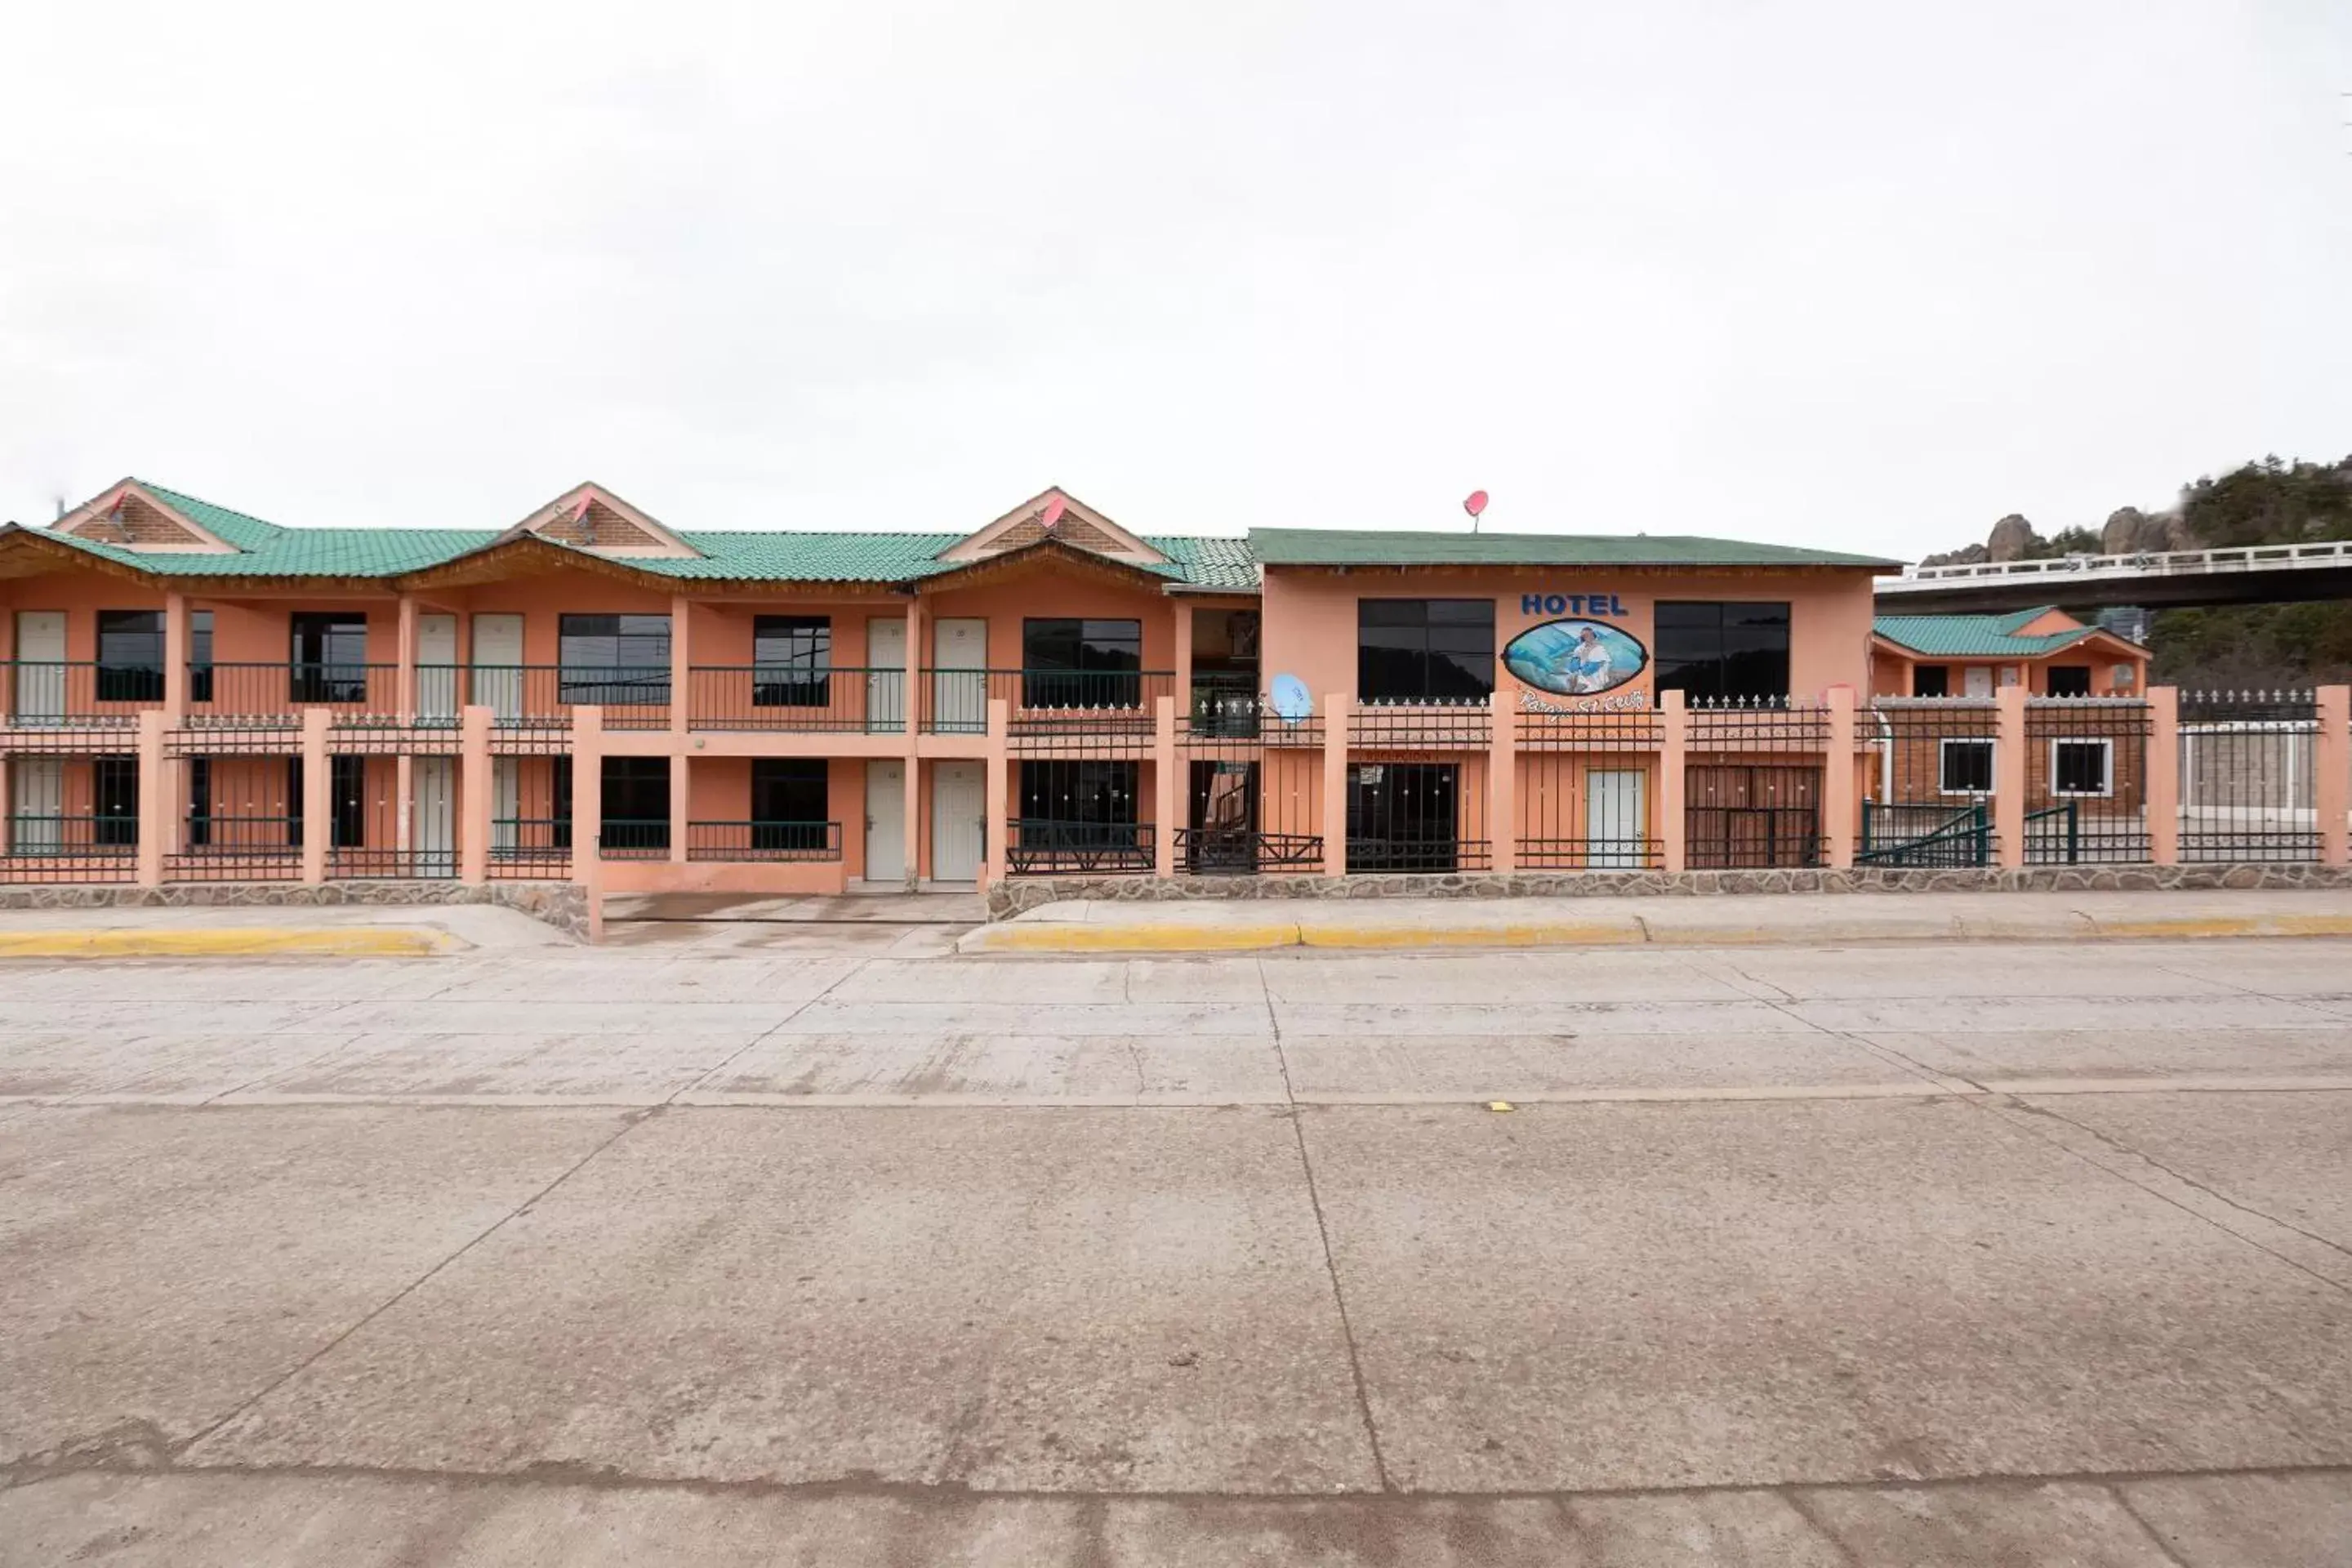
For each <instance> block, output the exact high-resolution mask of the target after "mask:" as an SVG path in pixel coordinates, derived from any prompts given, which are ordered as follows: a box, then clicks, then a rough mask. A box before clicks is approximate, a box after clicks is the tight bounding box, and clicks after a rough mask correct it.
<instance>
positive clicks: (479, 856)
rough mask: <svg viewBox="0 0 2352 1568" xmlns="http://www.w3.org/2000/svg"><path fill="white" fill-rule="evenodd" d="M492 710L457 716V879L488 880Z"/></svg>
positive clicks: (473, 710)
mask: <svg viewBox="0 0 2352 1568" xmlns="http://www.w3.org/2000/svg"><path fill="white" fill-rule="evenodd" d="M494 717H495V710H492V709H489V708H484V707H471V708H467V709H465V710H462V711H461V712H460V713H459V715H458V719H457V880H459V881H461V882H464V883H467V885H469V886H472V887H480V886H481V885H482V884H483V883H485V882H487V881H488V880H489V879H490V765H491V764H490V722H491V720H492V719H493V718H494Z"/></svg>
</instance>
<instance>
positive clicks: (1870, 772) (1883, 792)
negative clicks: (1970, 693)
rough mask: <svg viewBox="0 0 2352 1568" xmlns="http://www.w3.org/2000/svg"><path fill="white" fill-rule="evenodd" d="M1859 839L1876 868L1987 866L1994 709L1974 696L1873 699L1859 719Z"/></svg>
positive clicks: (1996, 752)
mask: <svg viewBox="0 0 2352 1568" xmlns="http://www.w3.org/2000/svg"><path fill="white" fill-rule="evenodd" d="M1855 731H1856V738H1857V739H1858V740H1859V741H1860V742H1861V743H1862V746H1863V750H1864V760H1865V763H1866V766H1865V770H1864V777H1865V783H1864V790H1863V795H1864V799H1863V826H1862V839H1861V842H1860V844H1859V845H1858V846H1857V847H1856V850H1855V858H1856V860H1857V861H1858V862H1860V863H1861V864H1863V865H1875V866H1990V865H1991V864H1992V863H1993V860H1994V858H1995V853H1996V852H1995V848H1994V836H1993V827H1992V796H1993V789H1994V786H1995V784H1996V783H1997V782H1998V779H1999V776H2000V769H1999V765H1998V764H1999V759H2000V709H1999V708H1998V707H1996V706H1995V705H1994V704H1993V703H1992V702H1990V701H1989V700H1983V699H1979V698H1950V699H1946V698H1880V699H1878V700H1876V701H1874V702H1873V703H1872V704H1871V706H1870V707H1868V708H1867V709H1864V710H1863V711H1862V713H1861V714H1860V715H1859V716H1858V718H1857V721H1856V725H1855Z"/></svg>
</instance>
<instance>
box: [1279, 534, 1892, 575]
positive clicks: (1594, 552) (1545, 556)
mask: <svg viewBox="0 0 2352 1568" xmlns="http://www.w3.org/2000/svg"><path fill="white" fill-rule="evenodd" d="M1249 547H1250V553H1251V554H1252V555H1253V556H1255V558H1256V560H1257V561H1258V562H1259V563H1261V564H1263V565H1266V566H1867V567H1871V568H1873V569H1874V570H1880V571H1884V570H1887V569H1889V568H1892V567H1894V566H1895V565H1897V564H1899V563H1896V562H1892V561H1883V560H1881V559H1879V558H1878V557H1877V556H1874V555H1844V554H1840V553H1838V552H1834V551H1828V550H1800V549H1797V548H1795V547H1793V546H1790V545H1786V544H1750V543H1748V542H1747V541H1745V540H1738V539H1700V538H1696V537H1695V536H1692V535H1688V534H1671V533H1636V534H1606V533H1455V532H1445V533H1435V532H1423V533H1412V532H1397V531H1388V530H1376V529H1321V528H1254V529H1252V530H1250V536H1249Z"/></svg>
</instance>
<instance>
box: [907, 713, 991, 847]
mask: <svg viewBox="0 0 2352 1568" xmlns="http://www.w3.org/2000/svg"><path fill="white" fill-rule="evenodd" d="M1012 736H1013V704H1012V703H1011V702H1010V701H1009V700H1006V699H1004V698H1002V697H992V698H990V699H989V700H988V820H987V821H986V822H983V823H982V824H981V828H980V837H981V847H982V857H981V867H980V869H981V877H982V881H983V884H985V883H988V882H996V881H1002V880H1003V879H1004V877H1005V876H1006V875H1007V871H1006V868H1007V866H1008V865H1009V864H1010V863H1011V862H1010V858H1009V857H1008V856H1007V855H1006V853H1005V851H1006V849H1007V848H1008V847H1009V845H1008V843H1007V841H1008V840H1009V839H1010V838H1011V837H1013V829H1012V828H1011V827H1010V826H1008V824H1009V822H1010V820H1011V818H1012V816H1013V812H1012V809H1011V806H1012V789H1013V770H1012V763H1011V756H1010V753H1011V750H1012ZM910 853H911V851H910Z"/></svg>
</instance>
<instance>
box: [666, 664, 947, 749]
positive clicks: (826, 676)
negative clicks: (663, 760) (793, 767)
mask: <svg viewBox="0 0 2352 1568" xmlns="http://www.w3.org/2000/svg"><path fill="white" fill-rule="evenodd" d="M687 682H688V690H687V707H686V721H687V725H688V728H690V729H696V730H784V731H808V732H815V731H835V732H838V731H864V732H868V733H874V734H898V733H901V732H903V731H905V730H906V728H907V672H906V671H905V670H903V669H871V668H856V667H839V666H834V667H827V668H811V667H809V666H806V665H758V664H744V665H700V664H698V665H696V666H695V667H694V668H693V669H692V670H691V671H689V672H688V676H687ZM982 713H983V719H984V717H985V710H984V709H983V710H982Z"/></svg>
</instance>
